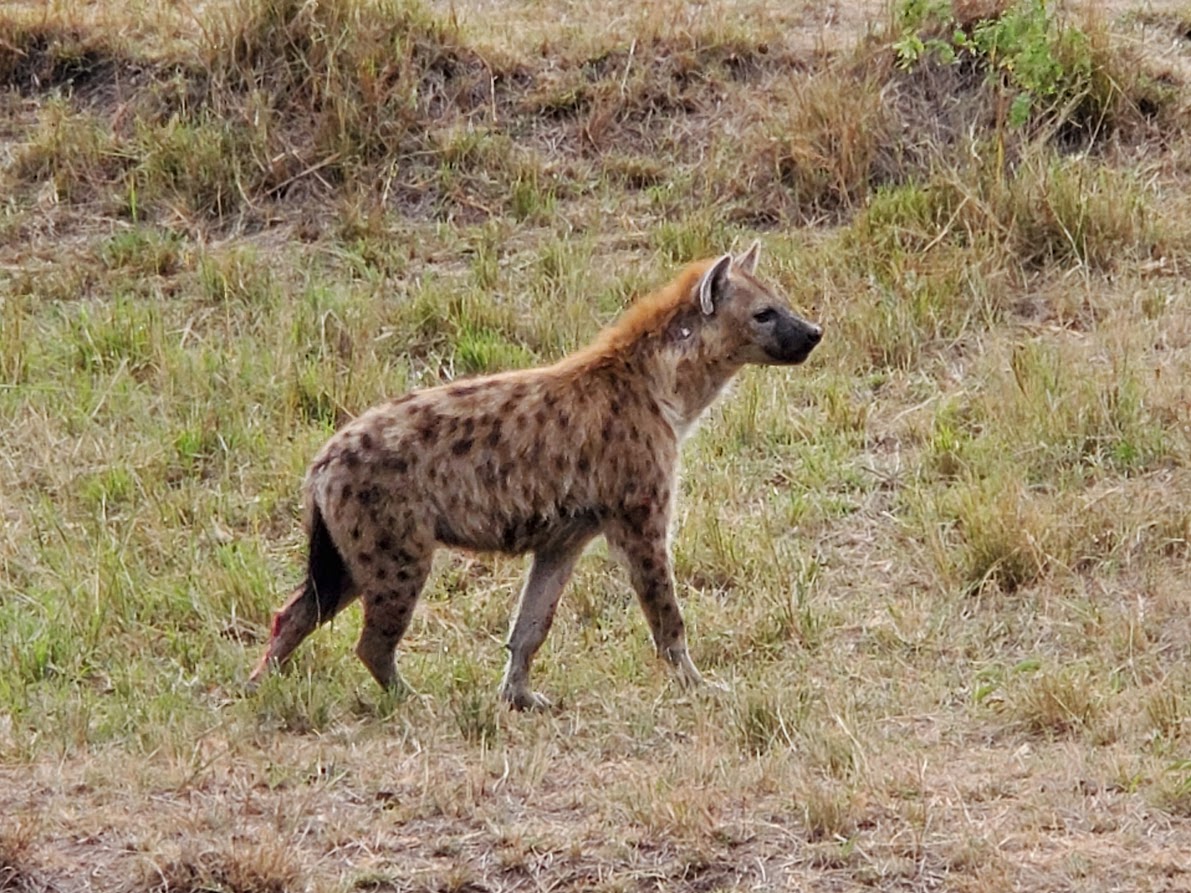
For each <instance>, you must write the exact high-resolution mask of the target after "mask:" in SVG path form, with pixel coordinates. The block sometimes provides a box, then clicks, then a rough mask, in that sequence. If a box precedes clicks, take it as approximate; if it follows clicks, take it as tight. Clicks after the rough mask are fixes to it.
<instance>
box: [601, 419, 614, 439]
mask: <svg viewBox="0 0 1191 893" xmlns="http://www.w3.org/2000/svg"><path fill="white" fill-rule="evenodd" d="M615 433H616V425H615V423H614V422H613V421H612V419H605V420H604V428H603V430H602V431H601V432H600V434H601V435H602V436H603V438H604V440H606V441H611V440H612V435H613V434H615Z"/></svg>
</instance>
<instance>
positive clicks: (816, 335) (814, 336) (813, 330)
mask: <svg viewBox="0 0 1191 893" xmlns="http://www.w3.org/2000/svg"><path fill="white" fill-rule="evenodd" d="M806 340H807V341H809V342H810V343H811V344H818V343H819V342H820V341H822V340H823V330H822V329H821V328H819V326H815V325H812V326H808V328H807V333H806Z"/></svg>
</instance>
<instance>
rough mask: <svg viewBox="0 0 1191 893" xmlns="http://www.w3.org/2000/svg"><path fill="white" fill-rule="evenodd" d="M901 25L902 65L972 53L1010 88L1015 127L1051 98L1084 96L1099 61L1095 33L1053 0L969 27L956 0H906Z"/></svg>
mask: <svg viewBox="0 0 1191 893" xmlns="http://www.w3.org/2000/svg"><path fill="white" fill-rule="evenodd" d="M895 27H896V29H897V33H896V36H895V39H894V41H893V50H894V53H895V55H896V57H897V61H898V64H899V65H900V66H901V67H902V68H912V67H914V66H915V65H918V64H920V63H922V62H923V61H925V60H927V59H933V60H936V61H938V62H940V63H942V64H945V65H950V64H953V63H955V62H957V61H958V60H959V59H960V58H961V57H964V56H966V57H969V58H974V59H978V60H980V61H981V62H982V63H983V64H984V65H985V66H986V67H987V69H988V73H989V76H990V77H995V78H998V79H1000V80H1002V81H1003V82H1004V83H1005V84H1006V85H1007V87H1008V89H1009V92H1010V96H1011V101H1010V105H1009V111H1008V116H1007V118H1008V123H1009V125H1010V126H1011V127H1021V126H1023V125H1025V124H1026V123H1027V122H1028V121H1030V120H1031V118H1032V116H1033V115H1034V113H1035V112H1036V111H1037V109H1038V107H1039V106H1040V105H1042V104H1044V103H1045V104H1048V105H1050V106H1052V107H1054V106H1061V105H1063V104H1065V103H1068V102H1072V101H1076V102H1078V101H1079V100H1080V99H1081V98H1082V96H1083V94H1085V93H1086V92H1087V90H1088V88H1089V84H1090V81H1091V78H1092V73H1093V67H1094V65H1095V62H1094V60H1093V58H1092V55H1091V53H1090V50H1089V40H1088V36H1087V34H1085V33H1084V32H1083V31H1082V30H1080V29H1079V28H1078V27H1076V26H1072V25H1069V24H1066V23H1064V22H1061V21H1060V20H1059V18H1058V15H1057V13H1056V7H1055V4H1054V3H1053V2H1051V0H1017V2H1015V3H1013V4H1011V5H1009V6H1008V7H1007V8H1005V9H1003V10H1002V11H1001V12H1000V13H999V14H997V15H994V16H991V17H989V18H986V19H983V20H979V21H977V22H975V23H974V24H971V25H969V26H967V27H965V26H964V25H963V24H962V23H960V22H959V21H958V20H957V19H956V15H955V10H954V6H953V4H952V3H951V2H949V0H903V2H902V3H901V4H900V6H899V7H898V11H897V15H896V18H895ZM939 34H942V35H944V36H936V35H939ZM1068 111H1070V110H1068Z"/></svg>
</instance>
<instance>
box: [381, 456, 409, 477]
mask: <svg viewBox="0 0 1191 893" xmlns="http://www.w3.org/2000/svg"><path fill="white" fill-rule="evenodd" d="M381 467H383V468H384V469H385V471H394V472H396V473H397V474H405V472H407V471H409V463H408V462H406V461H405V460H404V459H402V458H401V457H400V456H389V457H388V458H387V459H385V461H384V462H383V463H382V466H381Z"/></svg>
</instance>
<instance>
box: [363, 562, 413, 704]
mask: <svg viewBox="0 0 1191 893" xmlns="http://www.w3.org/2000/svg"><path fill="white" fill-rule="evenodd" d="M379 562H380V563H379V564H378V566H377V567H376V568H375V569H374V570H373V573H372V576H371V578H370V579H369V580H368V582H367V584H366V588H364V589H363V591H362V593H361V601H362V602H363V604H364V627H363V629H361V630H360V639H359V641H358V642H357V643H356V655H357V656H358V657H359V658H360V660H361V661H362V662H363V664H364V666H366V667H367V668H368V671H369V672H370V673H371V674H372V676H373V678H374V679H376V681H377V682H379V683H380V684H381V685H382V686H383V687H384V688H388V689H400V688H402V687H403V685H404V684H403V683H402V681H401V677H400V676H398V675H397V664H396V651H397V643H398V642H400V641H401V637H402V636H403V635H405V631H406V630H407V629H408V628H409V622H410V620H411V619H413V614H414V606H415V605H416V604H417V602H418V595H419V594H420V593H421V591H422V586H424V585H425V583H426V577H427V576H429V574H430V556H429V555H427V556H425V557H424V558H418V559H412V560H409V561H403V562H400V563H398V562H389V563H387V564H386V562H385V558H384V557H383V556H381V557H380V558H379Z"/></svg>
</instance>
